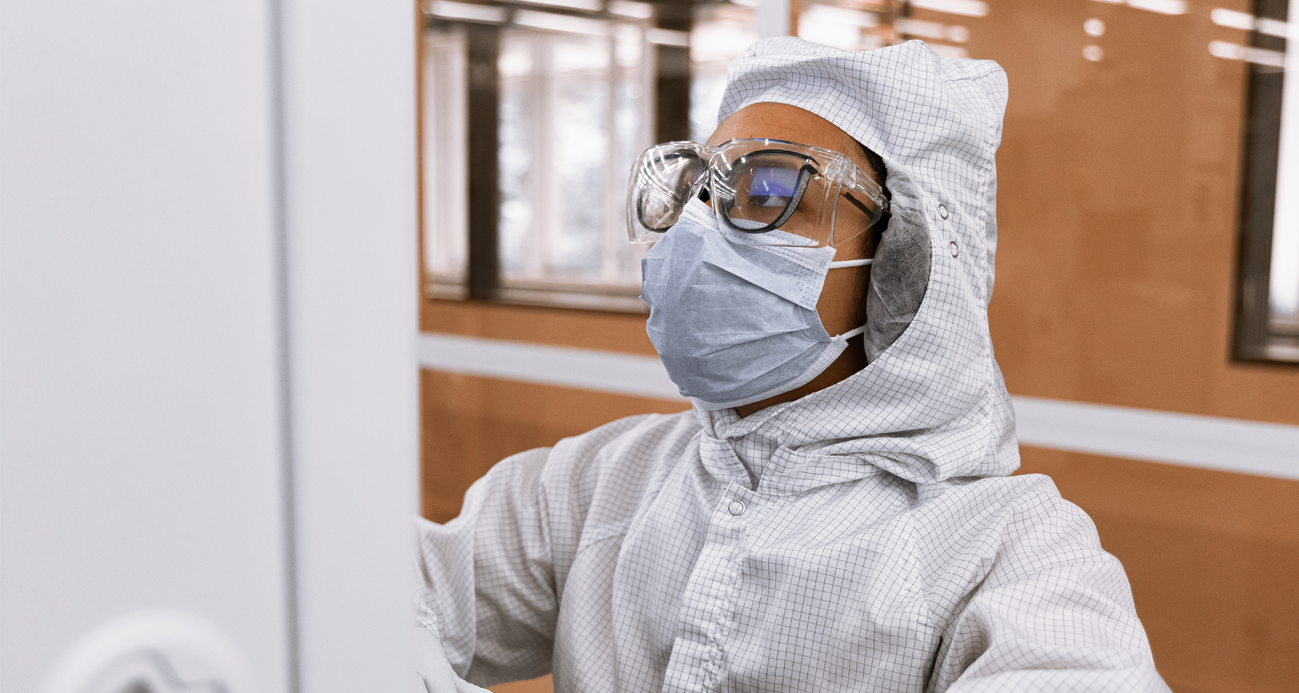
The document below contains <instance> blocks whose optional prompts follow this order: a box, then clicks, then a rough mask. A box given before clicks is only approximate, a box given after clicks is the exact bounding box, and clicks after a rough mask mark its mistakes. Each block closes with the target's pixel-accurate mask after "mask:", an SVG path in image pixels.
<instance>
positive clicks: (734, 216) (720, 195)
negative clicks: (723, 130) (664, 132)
mask: <svg viewBox="0 0 1299 693" xmlns="http://www.w3.org/2000/svg"><path fill="white" fill-rule="evenodd" d="M695 197H699V198H700V199H702V200H703V201H704V202H706V203H709V204H710V206H711V207H712V209H713V212H714V214H716V216H717V222H718V226H719V228H722V229H727V228H729V229H733V230H735V231H739V232H742V233H745V234H751V236H750V237H749V238H747V239H746V241H747V242H749V243H755V244H759V245H789V246H816V247H821V246H835V245H838V244H841V243H844V242H847V241H849V240H851V239H852V238H855V237H856V236H859V235H861V234H862V233H864V232H865V231H866V230H867V229H868V228H870V227H871V226H872V225H873V224H874V223H875V222H877V221H879V219H880V217H881V216H883V214H884V213H885V212H886V211H887V210H888V206H889V205H888V200H887V199H886V198H885V196H884V191H883V190H882V189H881V188H880V185H879V184H878V183H876V182H875V180H874V179H872V178H871V177H870V176H869V175H867V174H866V173H865V172H864V171H862V170H861V168H860V167H858V166H857V164H855V163H853V161H852V160H851V159H849V158H848V157H847V156H845V155H843V154H841V153H839V152H836V151H832V150H829V149H821V148H820V147H812V146H809V145H805V144H797V143H794V142H785V141H782V140H770V139H736V140H731V141H729V142H724V143H722V144H720V145H718V146H716V147H709V146H705V145H701V144H697V143H695V142H669V143H667V144H660V145H655V146H653V147H650V148H649V149H647V150H645V151H644V152H643V153H642V154H641V155H640V157H639V158H637V160H636V164H635V165H634V166H633V167H632V175H631V181H630V183H629V189H628V191H627V231H628V235H629V236H630V239H631V242H632V243H652V242H654V241H655V240H657V239H658V237H659V236H660V235H661V234H663V233H665V232H667V230H668V229H670V228H672V226H673V225H674V224H676V223H677V220H678V219H679V218H680V216H681V210H682V209H683V208H684V207H685V205H686V203H687V202H689V201H690V200H692V199H694V198H695ZM773 231H780V232H784V233H772V232H773Z"/></svg>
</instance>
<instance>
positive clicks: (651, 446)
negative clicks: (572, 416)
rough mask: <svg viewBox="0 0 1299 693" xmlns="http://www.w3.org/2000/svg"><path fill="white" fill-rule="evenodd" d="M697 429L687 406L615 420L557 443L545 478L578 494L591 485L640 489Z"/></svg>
mask: <svg viewBox="0 0 1299 693" xmlns="http://www.w3.org/2000/svg"><path fill="white" fill-rule="evenodd" d="M700 428H701V426H700V424H699V420H698V419H697V418H696V417H695V415H694V412H692V411H690V410H686V411H683V412H678V413H676V414H642V415H639V416H630V417H627V418H625V419H618V420H617V421H612V422H610V423H607V424H605V425H603V426H600V427H598V428H594V429H592V430H590V431H587V432H586V433H583V434H581V435H578V436H573V437H572V438H565V439H564V440H561V441H559V443H557V444H556V445H555V447H554V449H553V450H552V451H551V452H550V459H549V460H548V461H547V465H546V466H547V470H546V477H547V480H548V482H549V484H550V485H552V486H553V485H555V484H562V485H564V486H567V487H570V488H574V489H575V490H578V492H579V495H589V494H590V493H593V492H595V491H596V489H597V487H610V486H614V487H620V488H633V487H643V486H644V485H645V484H647V483H652V479H653V478H655V477H657V476H660V475H661V473H662V471H663V470H665V469H667V468H670V467H671V466H672V465H674V464H675V463H676V462H677V461H678V460H680V459H681V457H682V455H683V454H684V453H685V451H686V449H687V448H688V447H689V445H690V443H691V441H692V440H694V439H695V438H696V436H697V435H698V433H699V430H700Z"/></svg>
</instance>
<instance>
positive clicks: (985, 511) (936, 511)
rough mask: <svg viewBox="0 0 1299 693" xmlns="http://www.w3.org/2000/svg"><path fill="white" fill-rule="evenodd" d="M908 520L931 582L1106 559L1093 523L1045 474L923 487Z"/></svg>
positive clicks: (976, 580) (976, 578) (972, 581)
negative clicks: (913, 528) (1102, 557)
mask: <svg viewBox="0 0 1299 693" xmlns="http://www.w3.org/2000/svg"><path fill="white" fill-rule="evenodd" d="M911 514H912V521H913V525H914V527H915V530H916V532H917V535H916V540H917V543H918V545H919V546H918V548H920V549H921V550H920V551H918V552H917V555H918V556H919V560H920V562H921V563H922V564H923V568H922V570H924V572H926V573H928V574H929V575H930V581H934V580H937V581H939V582H941V581H943V580H944V579H948V580H951V579H956V580H958V581H962V582H969V583H970V584H971V585H972V584H976V583H979V582H981V581H983V580H985V579H987V578H988V577H989V574H990V572H992V571H995V572H998V573H1001V574H1003V578H1006V577H1009V576H1010V575H1011V574H1020V573H1023V572H1024V571H1026V570H1042V569H1047V568H1048V567H1049V566H1051V565H1055V564H1058V563H1060V562H1062V561H1063V562H1068V561H1073V560H1078V559H1080V558H1081V559H1085V560H1092V559H1095V558H1097V557H1101V556H1105V554H1104V552H1103V550H1102V549H1101V545H1100V538H1099V537H1098V536H1097V534H1096V526H1095V524H1093V523H1092V520H1091V518H1090V517H1088V516H1087V514H1086V513H1085V512H1083V510H1082V509H1081V508H1079V507H1078V506H1076V505H1074V504H1073V503H1070V502H1069V501H1067V500H1065V499H1064V498H1063V497H1061V495H1060V492H1059V490H1057V489H1056V486H1055V483H1054V482H1053V481H1052V480H1051V478H1050V477H1048V476H1045V475H1042V474H1022V475H1016V476H1008V477H984V478H975V479H952V480H950V481H948V482H945V483H942V484H935V485H933V486H932V487H921V488H920V489H919V491H918V493H917V501H916V503H915V504H914V505H913V507H912V513H911ZM943 575H945V576H946V578H943V577H940V576H943Z"/></svg>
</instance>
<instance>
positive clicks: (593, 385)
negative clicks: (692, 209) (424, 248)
mask: <svg viewBox="0 0 1299 693" xmlns="http://www.w3.org/2000/svg"><path fill="white" fill-rule="evenodd" d="M419 357H420V365H421V366H422V367H423V368H427V369H430V370H437V371H446V372H451V373H463V374H466V375H475V376H481V377H488V378H500V379H504V380H518V381H522V382H530V383H540V384H543V385H556V386H559V387H571V388H578V389H584V390H595V391H598V392H611V393H616V394H623V395H636V396H640V397H653V398H657V399H665V400H672V401H678V402H680V401H683V400H682V398H681V396H680V395H679V394H678V393H677V388H676V386H675V385H673V384H672V381H671V380H669V379H668V376H667V372H666V371H664V370H663V365H662V364H661V363H660V362H659V360H658V358H656V357H653V356H636V355H632V354H617V353H613V352H608V351H597V350H594V349H577V348H572V347H557V346H546V345H540V344H528V343H523V342H509V341H504V340H498V339H481V338H476V337H461V336H455V335H447V334H431V333H424V334H421V335H420V345H419ZM1011 399H1012V400H1013V401H1014V403H1015V414H1016V418H1017V420H1018V428H1019V442H1020V443H1021V444H1023V445H1030V446H1034V447H1041V448H1051V449H1055V450H1068V451H1071V452H1082V453H1088V454H1093V455H1106V456H1109V457H1120V458H1124V459H1133V460H1142V461H1148V462H1162V463H1166V464H1176V465H1183V466H1190V467H1200V468H1204V469H1215V470H1219V471H1227V472H1236V473H1240V474H1255V475H1260V476H1270V477H1276V478H1282V479H1297V480H1299V426H1287V425H1282V424H1272V423H1262V422H1258V421H1245V420H1241V419H1228V418H1223V417H1216V416H1199V415H1194V414H1180V413H1175V412H1166V411H1154V410H1149V409H1135V408H1131V407H1116V406H1110V405H1102V404H1087V403H1084V402H1066V401H1061V400H1052V399H1043V398H1040V397H1021V396H1015V397H1012V398H1011Z"/></svg>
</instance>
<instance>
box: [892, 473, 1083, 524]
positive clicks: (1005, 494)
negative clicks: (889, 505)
mask: <svg viewBox="0 0 1299 693" xmlns="http://www.w3.org/2000/svg"><path fill="white" fill-rule="evenodd" d="M912 513H913V514H914V515H915V516H916V517H917V519H919V520H921V521H922V523H926V522H927V523H929V524H932V525H935V526H940V525H941V526H943V527H944V528H945V533H947V534H951V533H960V534H966V535H968V534H970V533H975V534H984V535H986V534H1002V533H1005V532H1007V531H1009V530H1012V529H1022V528H1023V527H1024V526H1028V525H1034V524H1040V523H1045V522H1054V521H1056V520H1057V519H1059V518H1068V519H1070V520H1071V521H1076V520H1078V519H1082V520H1083V521H1085V522H1086V523H1087V524H1089V525H1090V519H1089V518H1087V515H1086V514H1085V513H1083V511H1082V510H1081V509H1079V508H1078V506H1076V505H1074V504H1072V503H1070V502H1069V501H1067V500H1065V499H1064V498H1063V497H1061V496H1060V491H1059V490H1058V489H1056V486H1055V482H1053V481H1052V480H1051V477H1048V476H1046V475H1044V474H1020V475H1015V476H999V477H977V478H955V479H949V480H947V481H945V482H943V483H939V484H930V485H921V486H919V487H918V488H917V494H916V502H915V503H914V505H913V508H912Z"/></svg>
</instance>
